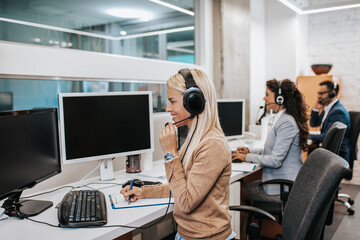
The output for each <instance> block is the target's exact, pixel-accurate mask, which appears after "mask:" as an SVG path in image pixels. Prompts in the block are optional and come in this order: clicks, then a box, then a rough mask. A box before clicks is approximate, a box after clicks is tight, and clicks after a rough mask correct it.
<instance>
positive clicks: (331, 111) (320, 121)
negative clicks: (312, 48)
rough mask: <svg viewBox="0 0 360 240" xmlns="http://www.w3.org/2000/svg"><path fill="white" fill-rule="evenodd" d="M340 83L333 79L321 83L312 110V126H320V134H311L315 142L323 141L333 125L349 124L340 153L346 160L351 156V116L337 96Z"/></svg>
mask: <svg viewBox="0 0 360 240" xmlns="http://www.w3.org/2000/svg"><path fill="white" fill-rule="evenodd" d="M338 93H339V85H338V84H337V83H336V82H332V81H323V82H321V83H320V84H319V89H318V92H317V94H318V98H317V101H316V102H315V105H314V107H313V109H312V111H311V117H310V126H311V127H318V126H320V129H321V133H320V134H310V138H311V140H312V141H313V142H314V143H322V141H323V140H324V138H325V136H326V134H327V132H328V131H329V129H330V127H331V125H332V124H333V123H335V122H342V123H344V124H345V125H346V126H347V129H346V133H345V136H344V139H343V141H342V144H341V148H340V153H339V155H340V156H341V157H342V158H344V159H345V160H346V161H349V157H350V140H349V137H350V116H349V113H348V111H346V109H345V107H344V106H343V105H342V104H341V103H340V100H339V99H338V98H337V95H338Z"/></svg>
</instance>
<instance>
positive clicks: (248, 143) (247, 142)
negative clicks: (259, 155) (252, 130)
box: [228, 138, 265, 151]
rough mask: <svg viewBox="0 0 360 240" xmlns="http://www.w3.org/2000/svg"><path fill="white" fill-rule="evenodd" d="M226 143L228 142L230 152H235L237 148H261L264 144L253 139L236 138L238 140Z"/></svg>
mask: <svg viewBox="0 0 360 240" xmlns="http://www.w3.org/2000/svg"><path fill="white" fill-rule="evenodd" d="M228 142H229V145H230V148H231V151H234V150H236V148H238V147H247V148H249V147H256V148H262V147H263V146H264V143H265V141H262V140H258V139H253V138H238V139H233V140H229V141H228Z"/></svg>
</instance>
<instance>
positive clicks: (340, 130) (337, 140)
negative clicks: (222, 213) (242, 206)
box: [254, 122, 352, 225]
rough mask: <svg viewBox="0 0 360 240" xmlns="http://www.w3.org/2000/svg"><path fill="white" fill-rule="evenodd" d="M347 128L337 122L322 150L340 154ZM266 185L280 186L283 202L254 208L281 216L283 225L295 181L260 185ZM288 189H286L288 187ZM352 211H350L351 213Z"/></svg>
mask: <svg viewBox="0 0 360 240" xmlns="http://www.w3.org/2000/svg"><path fill="white" fill-rule="evenodd" d="M346 128H347V126H346V125H345V124H344V123H342V122H335V123H333V125H332V126H331V127H330V129H329V131H328V132H327V134H326V136H325V138H324V140H323V142H322V148H325V149H327V150H329V151H331V152H333V153H335V154H337V155H338V154H339V152H340V148H341V144H342V141H343V138H344V135H345V132H346ZM265 184H278V185H279V187H280V201H281V202H254V206H255V207H257V208H261V209H263V210H265V211H267V212H269V213H271V214H273V215H279V220H278V222H279V224H281V223H282V215H283V213H284V208H285V206H286V202H287V199H288V196H289V194H290V191H291V188H292V184H293V181H290V180H284V179H272V180H269V181H265V182H263V183H260V185H265ZM285 186H287V188H288V189H286V187H285ZM336 199H337V197H334V201H333V204H332V205H331V207H330V212H329V216H328V217H327V221H326V223H327V225H330V224H331V223H332V220H333V212H334V206H335V205H334V203H335V200H336ZM351 210H352V209H350V210H349V211H351Z"/></svg>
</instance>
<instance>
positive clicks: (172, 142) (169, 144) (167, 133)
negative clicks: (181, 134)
mask: <svg viewBox="0 0 360 240" xmlns="http://www.w3.org/2000/svg"><path fill="white" fill-rule="evenodd" d="M160 145H161V148H162V150H163V151H164V153H172V154H174V155H176V154H177V139H176V130H175V127H174V125H173V124H172V123H169V124H168V125H167V126H166V127H164V128H163V130H162V132H161V135H160Z"/></svg>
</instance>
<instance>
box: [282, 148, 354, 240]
mask: <svg viewBox="0 0 360 240" xmlns="http://www.w3.org/2000/svg"><path fill="white" fill-rule="evenodd" d="M347 168H348V163H347V162H346V161H345V160H344V159H343V158H341V157H339V156H338V155H336V154H334V153H332V152H330V151H328V150H326V149H322V148H318V149H316V150H314V151H313V152H312V153H311V154H310V155H309V157H308V158H307V160H306V161H305V163H304V165H303V166H302V168H301V169H300V171H299V173H298V175H297V177H296V179H295V182H294V185H293V187H292V189H291V192H290V195H289V199H288V201H287V204H286V207H285V209H284V216H283V224H282V236H283V239H285V240H287V239H291V240H305V239H306V240H309V239H320V238H321V236H322V234H323V229H324V225H325V219H326V215H327V213H328V210H329V208H330V205H331V203H332V201H331V200H330V199H333V197H334V196H335V194H336V192H337V188H338V186H339V184H340V182H341V180H342V179H343V178H344V176H345V175H346V174H347V172H348V170H347Z"/></svg>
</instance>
